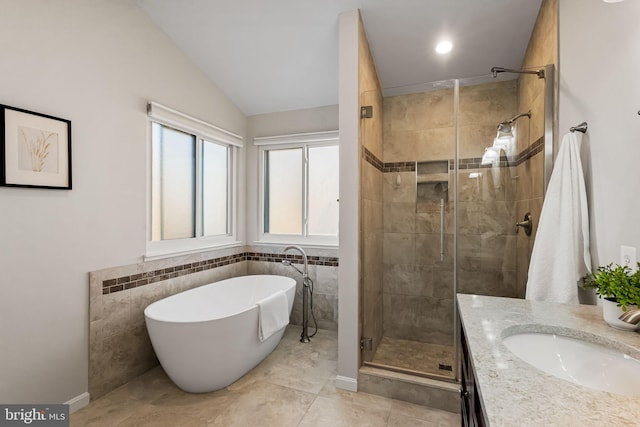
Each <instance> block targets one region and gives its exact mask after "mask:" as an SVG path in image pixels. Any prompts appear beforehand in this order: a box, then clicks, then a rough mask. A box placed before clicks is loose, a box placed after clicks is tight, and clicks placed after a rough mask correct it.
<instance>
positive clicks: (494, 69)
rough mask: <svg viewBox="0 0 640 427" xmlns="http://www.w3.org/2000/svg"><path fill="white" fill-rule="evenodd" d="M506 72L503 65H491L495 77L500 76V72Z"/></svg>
mask: <svg viewBox="0 0 640 427" xmlns="http://www.w3.org/2000/svg"><path fill="white" fill-rule="evenodd" d="M504 72H505V69H504V68H502V67H491V74H492V75H493V78H494V79H495V78H496V77H498V73H504Z"/></svg>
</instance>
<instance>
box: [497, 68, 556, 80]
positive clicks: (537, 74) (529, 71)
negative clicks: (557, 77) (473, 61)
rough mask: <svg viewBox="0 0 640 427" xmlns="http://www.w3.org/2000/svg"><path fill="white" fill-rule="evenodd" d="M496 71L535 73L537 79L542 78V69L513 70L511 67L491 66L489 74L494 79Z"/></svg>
mask: <svg viewBox="0 0 640 427" xmlns="http://www.w3.org/2000/svg"><path fill="white" fill-rule="evenodd" d="M498 73H515V74H535V75H536V76H538V78H539V79H544V69H539V70H514V69H511V68H503V67H491V75H492V76H493V78H494V79H495V78H496V77H498Z"/></svg>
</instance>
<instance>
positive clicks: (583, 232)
mask: <svg viewBox="0 0 640 427" xmlns="http://www.w3.org/2000/svg"><path fill="white" fill-rule="evenodd" d="M580 135H582V134H580ZM580 139H581V136H580ZM579 142H580V141H579V138H578V135H577V133H568V134H566V135H565V136H564V138H563V139H562V144H561V145H560V150H559V152H558V157H557V158H556V163H555V165H554V168H553V172H552V174H551V180H550V181H549V186H548V187H547V194H546V195H545V198H544V203H543V205H542V213H541V215H540V222H539V225H538V231H537V234H536V238H535V242H534V244H533V252H532V253H531V262H530V264H529V279H528V282H527V292H526V298H527V299H528V300H534V301H549V302H557V303H574V304H577V303H578V288H577V284H578V282H579V281H580V279H581V278H582V277H584V276H586V275H587V274H589V273H591V255H590V252H589V213H588V205H587V194H586V189H585V185H584V175H583V172H582V163H581V161H580V145H579Z"/></svg>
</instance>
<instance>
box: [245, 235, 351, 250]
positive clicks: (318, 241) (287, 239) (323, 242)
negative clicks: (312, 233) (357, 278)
mask: <svg viewBox="0 0 640 427" xmlns="http://www.w3.org/2000/svg"><path fill="white" fill-rule="evenodd" d="M253 244H254V245H272V246H282V245H299V246H302V247H305V248H318V249H338V247H339V245H338V239H337V238H326V239H323V238H309V237H307V238H305V237H300V236H286V235H276V236H266V235H262V236H261V237H260V239H258V240H255V241H254V242H253Z"/></svg>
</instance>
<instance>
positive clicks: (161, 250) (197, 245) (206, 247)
mask: <svg viewBox="0 0 640 427" xmlns="http://www.w3.org/2000/svg"><path fill="white" fill-rule="evenodd" d="M158 243H160V242H158ZM163 243H164V242H163ZM170 243H177V242H170ZM188 243H189V244H188ZM244 244H245V243H244V242H240V241H236V240H230V241H224V242H216V243H213V242H210V241H209V242H208V241H206V240H203V241H200V242H183V241H180V243H179V244H171V245H166V246H165V245H162V244H160V245H158V244H155V242H154V243H151V242H147V252H146V253H145V254H144V256H143V257H142V258H143V261H154V260H158V259H163V258H171V257H175V256H182V255H192V254H198V253H202V252H209V251H215V250H219V249H227V248H236V247H241V246H244Z"/></svg>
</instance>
